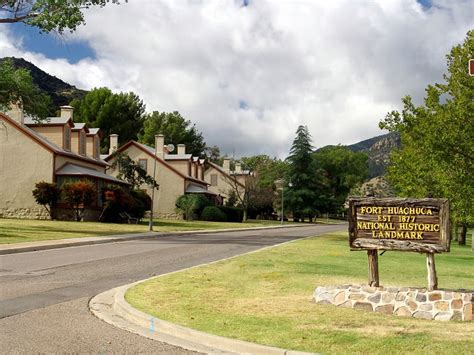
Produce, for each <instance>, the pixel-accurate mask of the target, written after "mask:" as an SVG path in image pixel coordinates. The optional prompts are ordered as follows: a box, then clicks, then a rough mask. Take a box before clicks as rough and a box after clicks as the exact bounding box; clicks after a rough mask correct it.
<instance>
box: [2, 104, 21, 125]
mask: <svg viewBox="0 0 474 355" xmlns="http://www.w3.org/2000/svg"><path fill="white" fill-rule="evenodd" d="M6 114H7V116H9V117H11V118H13V119H14V120H15V121H17V122H18V123H25V115H24V114H23V105H22V104H21V102H20V101H18V102H17V103H14V104H10V109H9V110H8V111H7V112H6Z"/></svg>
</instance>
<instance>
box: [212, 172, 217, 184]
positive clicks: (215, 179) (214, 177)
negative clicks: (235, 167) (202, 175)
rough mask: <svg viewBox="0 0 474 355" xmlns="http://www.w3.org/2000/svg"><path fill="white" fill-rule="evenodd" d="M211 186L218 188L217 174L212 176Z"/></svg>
mask: <svg viewBox="0 0 474 355" xmlns="http://www.w3.org/2000/svg"><path fill="white" fill-rule="evenodd" d="M211 186H217V174H211Z"/></svg>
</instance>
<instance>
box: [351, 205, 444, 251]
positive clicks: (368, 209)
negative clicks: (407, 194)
mask: <svg viewBox="0 0 474 355" xmlns="http://www.w3.org/2000/svg"><path fill="white" fill-rule="evenodd" d="M449 232H450V230H449V202H448V200H447V199H433V198H425V199H403V198H357V199H351V200H349V244H350V247H351V250H399V251H415V252H420V253H441V252H449V247H450V237H449Z"/></svg>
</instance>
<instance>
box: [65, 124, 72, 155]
mask: <svg viewBox="0 0 474 355" xmlns="http://www.w3.org/2000/svg"><path fill="white" fill-rule="evenodd" d="M64 150H71V127H69V126H64Z"/></svg>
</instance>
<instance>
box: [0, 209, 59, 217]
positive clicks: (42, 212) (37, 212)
mask: <svg viewBox="0 0 474 355" xmlns="http://www.w3.org/2000/svg"><path fill="white" fill-rule="evenodd" d="M0 218H21V219H50V217H49V213H48V212H47V211H46V209H45V208H44V207H38V208H0Z"/></svg>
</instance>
